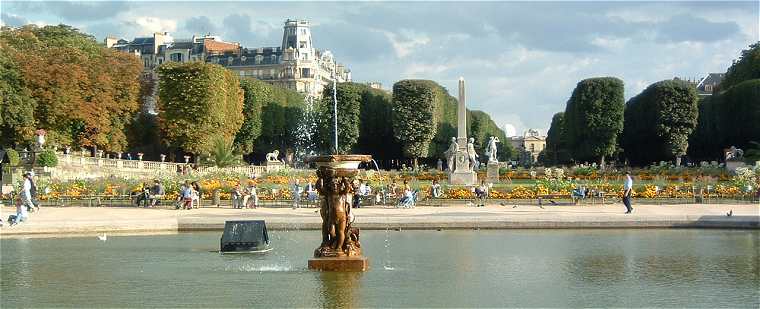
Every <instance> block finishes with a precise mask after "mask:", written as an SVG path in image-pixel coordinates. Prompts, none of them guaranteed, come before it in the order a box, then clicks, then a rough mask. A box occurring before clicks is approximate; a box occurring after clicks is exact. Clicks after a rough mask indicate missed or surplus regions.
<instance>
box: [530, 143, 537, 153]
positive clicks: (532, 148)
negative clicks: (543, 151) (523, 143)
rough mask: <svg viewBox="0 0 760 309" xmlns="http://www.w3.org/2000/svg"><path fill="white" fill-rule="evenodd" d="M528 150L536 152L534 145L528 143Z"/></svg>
mask: <svg viewBox="0 0 760 309" xmlns="http://www.w3.org/2000/svg"><path fill="white" fill-rule="evenodd" d="M530 152H536V145H535V144H530Z"/></svg>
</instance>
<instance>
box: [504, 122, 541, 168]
mask: <svg viewBox="0 0 760 309" xmlns="http://www.w3.org/2000/svg"><path fill="white" fill-rule="evenodd" d="M509 142H510V143H511V144H512V148H513V149H515V150H516V151H517V153H518V155H519V161H520V162H522V163H528V164H532V163H533V162H536V160H538V155H539V154H540V153H541V151H543V150H544V149H545V148H546V136H542V135H541V133H540V132H539V131H538V130H536V129H528V130H527V131H525V133H524V134H523V135H522V136H512V137H510V138H509Z"/></svg>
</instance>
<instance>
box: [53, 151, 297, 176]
mask: <svg viewBox="0 0 760 309" xmlns="http://www.w3.org/2000/svg"><path fill="white" fill-rule="evenodd" d="M58 162H59V167H62V168H63V167H82V168H83V169H82V170H83V172H82V173H86V171H84V170H85V168H87V167H97V168H98V172H99V174H106V175H109V176H120V177H138V176H145V175H146V174H150V175H171V174H174V173H183V174H185V173H187V174H192V175H199V176H201V175H206V174H210V173H236V174H245V175H261V174H263V173H266V172H271V171H278V170H280V169H282V168H284V166H283V165H270V166H257V165H248V166H234V167H225V168H219V167H204V166H201V167H196V168H188V167H189V166H188V164H186V163H175V162H157V161H142V160H124V159H112V158H96V157H85V156H77V155H72V154H58ZM51 173H52V175H51V176H53V177H55V176H61V177H63V176H65V175H70V174H71V172H70V171H68V172H64V171H62V170H59V171H51Z"/></svg>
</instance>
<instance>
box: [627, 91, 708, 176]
mask: <svg viewBox="0 0 760 309" xmlns="http://www.w3.org/2000/svg"><path fill="white" fill-rule="evenodd" d="M697 102H698V98H697V91H696V89H695V88H694V85H693V84H690V83H688V82H685V81H682V80H664V81H660V82H657V83H654V84H652V85H650V86H649V87H647V88H646V89H644V91H642V92H641V93H640V94H639V95H637V96H635V97H633V98H631V99H630V100H629V101H628V103H627V104H626V108H625V126H624V129H623V135H622V136H623V137H622V140H621V141H620V143H621V145H622V147H623V149H624V150H625V155H626V157H627V158H628V159H629V160H630V162H631V163H634V164H648V163H651V162H657V161H661V160H669V159H673V158H675V159H676V163H677V164H680V158H681V156H683V155H685V154H686V149H687V148H688V145H689V143H688V139H689V136H690V135H691V132H692V131H693V130H694V128H695V127H696V125H697V117H698V108H699V107H698V103H697ZM642 145H647V146H646V147H642Z"/></svg>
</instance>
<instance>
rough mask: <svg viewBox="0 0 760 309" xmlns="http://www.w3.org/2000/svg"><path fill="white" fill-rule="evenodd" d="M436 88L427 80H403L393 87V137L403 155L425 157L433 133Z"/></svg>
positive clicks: (434, 128)
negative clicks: (399, 145) (399, 144)
mask: <svg viewBox="0 0 760 309" xmlns="http://www.w3.org/2000/svg"><path fill="white" fill-rule="evenodd" d="M435 103H436V102H435V85H434V84H433V83H432V82H430V81H426V80H402V81H399V82H396V83H395V84H394V85H393V118H392V123H393V134H394V136H395V137H396V139H397V140H398V141H399V142H400V143H401V147H402V151H403V153H404V155H406V156H408V157H411V158H414V159H415V163H416V159H417V158H420V157H427V156H428V150H429V149H430V141H431V140H432V139H433V137H434V136H435V131H436V123H437V121H436V117H435V116H436V104H435Z"/></svg>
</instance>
